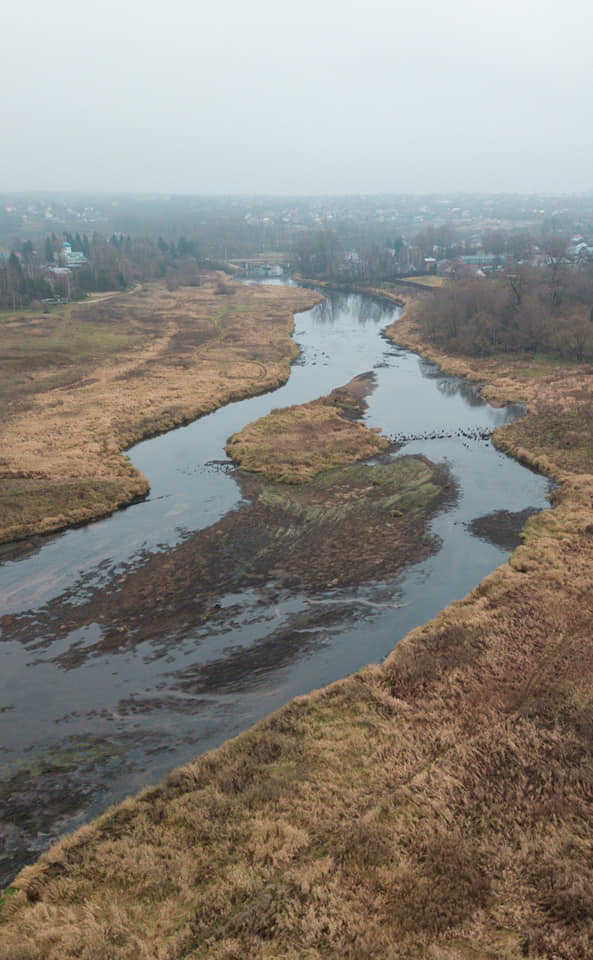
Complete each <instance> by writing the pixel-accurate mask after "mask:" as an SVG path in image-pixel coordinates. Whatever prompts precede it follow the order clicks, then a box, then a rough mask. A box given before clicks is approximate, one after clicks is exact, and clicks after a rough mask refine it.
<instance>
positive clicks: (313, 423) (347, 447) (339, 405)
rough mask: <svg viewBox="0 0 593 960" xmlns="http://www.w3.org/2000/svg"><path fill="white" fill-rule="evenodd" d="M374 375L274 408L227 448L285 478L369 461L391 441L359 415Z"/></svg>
mask: <svg viewBox="0 0 593 960" xmlns="http://www.w3.org/2000/svg"><path fill="white" fill-rule="evenodd" d="M372 389H373V376H372V374H361V375H360V376H358V377H355V378H354V379H353V380H352V381H351V382H350V383H348V384H346V386H344V387H340V388H338V389H336V390H333V391H332V393H331V394H329V396H327V397H320V398H319V399H318V400H312V401H311V402H310V403H302V404H299V405H298V406H293V407H285V408H284V409H282V410H272V412H271V413H269V414H268V415H267V416H266V417H262V418H261V419H260V420H256V421H255V422H254V423H250V424H247V426H245V427H244V428H243V429H242V430H241V431H240V432H239V433H235V434H234V435H233V436H232V437H231V439H230V440H229V442H228V444H227V446H226V452H227V454H228V456H229V457H231V458H232V459H233V460H234V461H235V463H237V464H238V465H239V466H240V467H241V468H242V469H243V470H249V471H251V472H253V473H258V474H261V475H262V476H264V477H266V478H267V479H269V480H278V481H281V482H283V483H304V482H306V481H307V480H310V479H311V478H312V477H313V476H315V474H316V473H318V472H319V471H320V470H329V469H331V468H332V467H342V466H344V465H345V464H347V463H355V462H356V461H357V460H366V459H368V458H369V457H372V456H374V455H375V454H377V453H381V452H382V451H384V450H386V449H387V447H388V446H389V441H388V440H387V439H386V438H385V437H380V436H379V435H378V434H377V433H376V432H375V431H374V430H369V428H368V427H366V426H365V425H364V424H362V423H356V420H357V418H358V417H359V416H361V414H362V413H363V411H364V409H365V407H366V403H365V400H364V397H365V394H367V393H369V392H370V391H371V390H372Z"/></svg>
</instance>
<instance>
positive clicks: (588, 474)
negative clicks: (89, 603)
mask: <svg viewBox="0 0 593 960" xmlns="http://www.w3.org/2000/svg"><path fill="white" fill-rule="evenodd" d="M403 329H404V328H403V327H399V326H398V329H397V339H398V340H400V341H401V339H402V335H403ZM407 329H408V334H407V335H406V336H408V335H409V337H410V339H412V338H413V337H414V332H413V329H412V327H411V326H410V327H409V328H407ZM415 345H416V346H421V344H420V343H419V341H417V340H416V341H415ZM456 362H457V361H456ZM533 369H534V368H533V367H531V368H530V370H529V371H528V372H527V373H523V374H522V373H521V372H520V370H518V369H514V370H513V371H512V372H511V373H510V374H509V373H508V371H505V369H504V367H503V366H502V365H501V366H500V367H498V368H496V367H494V366H493V367H492V368H491V371H492V377H493V381H492V384H493V385H492V386H491V388H490V389H491V391H492V392H494V390H495V385H497V386H496V391H497V392H496V394H495V395H496V396H499V397H500V398H501V399H502V398H503V396H506V395H507V394H505V390H508V391H509V392H510V393H515V392H516V393H517V395H520V396H522V397H525V398H527V397H528V396H533V399H532V403H533V404H534V405H536V406H537V403H538V402H539V399H540V394H539V392H538V391H535V392H534V393H533V395H532V394H530V392H529V391H530V390H531V389H532V385H533V381H534V377H533V376H532V375H531V374H532V373H533ZM472 372H473V373H474V374H475V375H477V376H479V375H483V373H484V367H483V366H482V365H480V367H479V369H478V367H477V366H476V367H473V368H472ZM550 375H551V376H553V379H552V380H550V382H549V383H546V384H544V386H543V387H542V390H543V393H544V395H545V397H546V411H547V414H546V415H547V416H549V415H551V414H550V408H549V404H548V401H549V400H551V398H552V397H554V396H555V397H556V401H557V408H558V410H559V411H560V415H564V413H565V412H566V410H568V411H572V412H574V409H577V407H578V403H582V404H583V405H585V404H586V402H587V401H586V400H585V399H584V397H583V396H582V395H581V394H580V392H578V391H577V392H576V394H575V391H574V390H572V387H573V386H574V384H575V383H577V382H579V383H580V378H586V376H587V373H586V371H585V370H584V369H581V370H580V371H578V370H577V369H576V368H570V369H566V370H565V371H564V374H563V373H562V368H560V367H559V368H554V373H553V375H552V374H550ZM546 376H547V375H546ZM536 379H538V380H541V379H542V377H540V376H538V377H537V378H536ZM543 379H544V380H545V378H543ZM579 389H580V388H579ZM571 391H572V392H571ZM574 404H577V407H574ZM526 422H527V423H528V422H529V421H526ZM546 424H547V425H546V427H545V432H544V427H543V426H542V429H541V430H540V432H539V433H537V444H536V448H537V449H536V450H535V452H532V451H531V448H530V445H529V441H530V436H529V432H528V431H526V432H525V434H524V435H523V436H522V437H521V441H522V442H523V443H524V446H523V448H522V450H523V452H522V455H523V456H524V458H525V459H532V458H533V459H538V458H539V456H540V453H539V450H540V446H541V443H542V437H544V436H545V439H546V443H547V446H546V448H545V449H546V464H547V466H548V468H549V469H550V470H551V471H553V472H554V474H555V475H556V476H558V477H562V479H563V482H562V486H561V487H560V488H559V489H558V491H557V492H556V494H555V501H554V508H553V509H552V510H549V511H545V512H544V513H542V514H540V515H538V516H537V517H534V518H532V519H530V520H529V522H528V525H527V529H526V537H525V542H524V544H523V545H522V546H521V547H519V548H518V549H517V550H516V551H515V553H514V554H513V556H512V558H511V560H510V562H509V563H506V564H504V565H503V566H501V567H499V568H498V569H497V570H496V571H494V572H493V573H492V574H490V576H488V577H487V578H486V579H485V580H484V581H483V582H482V583H481V584H480V585H479V586H478V587H477V588H476V589H475V590H473V591H472V593H470V594H469V595H468V596H467V597H466V598H464V599H463V600H462V601H460V602H456V603H453V604H451V605H450V606H449V607H448V608H447V609H446V610H444V611H443V612H442V613H441V614H439V616H438V617H436V618H435V619H434V620H433V621H431V622H430V623H428V624H426V625H425V626H423V627H420V628H418V629H417V630H415V631H413V632H412V633H411V634H410V635H409V636H408V637H407V638H406V639H405V640H403V641H402V642H400V643H399V644H398V645H397V646H396V647H395V649H394V651H393V653H392V654H391V655H390V656H389V658H388V659H387V661H386V662H385V663H384V664H383V665H382V666H375V667H369V668H367V669H366V670H363V671H361V672H360V673H359V674H357V675H356V676H354V677H351V678H349V679H347V680H344V681H340V682H338V683H335V684H333V685H332V686H331V687H328V688H326V689H325V690H322V691H319V692H316V693H313V694H311V695H309V696H307V697H302V698H298V699H297V700H295V701H293V702H292V703H291V704H289V705H288V706H287V707H285V708H284V709H283V710H281V711H278V712H277V713H275V714H274V715H273V716H271V717H270V718H268V719H267V720H266V721H264V722H263V723H260V724H259V725H258V726H257V727H255V728H254V729H252V730H250V731H248V732H247V733H245V734H243V735H242V736H241V737H238V738H237V739H235V740H233V741H230V742H229V743H227V744H225V745H224V746H223V747H221V748H220V749H219V750H217V751H214V752H211V753H209V754H206V755H205V756H203V757H201V758H198V759H197V760H196V761H195V762H193V763H191V764H189V765H188V766H186V767H184V768H181V769H180V770H177V771H175V772H174V773H172V774H171V775H170V776H169V777H168V778H167V779H166V780H165V782H164V783H163V784H162V785H161V786H159V787H157V788H155V789H152V790H148V791H145V792H144V793H143V794H141V795H140V796H139V797H138V798H136V799H135V800H129V801H126V802H125V803H124V804H122V805H121V806H120V807H118V808H115V809H114V810H112V811H110V812H108V813H107V814H105V815H104V816H103V817H102V818H100V819H99V820H97V821H95V822H94V823H92V824H90V825H89V826H87V827H84V828H83V829H82V830H81V831H79V832H78V833H77V834H75V835H74V836H73V837H70V838H67V839H66V840H64V841H62V842H61V843H60V844H58V845H57V846H56V847H54V848H53V849H52V850H50V851H49V852H48V853H47V854H46V855H45V856H44V857H43V858H42V859H41V860H40V861H39V862H38V863H37V864H35V865H34V866H32V867H27V868H26V869H25V870H23V871H22V873H21V874H20V875H19V877H17V878H16V880H15V882H14V892H12V893H11V895H9V896H8V897H6V898H5V901H4V905H3V907H2V912H1V914H0V942H1V943H2V946H1V947H0V958H1V960H11V958H12V960H16V958H20V960H23V958H39V960H41V958H43V960H58V958H59V960H70V958H81V960H93V958H96V960H99V958H101V960H109V958H122V960H127V958H146V960H148V958H162V960H165V958H167V960H174V958H175V960H180V958H182V957H183V958H186V960H206V958H208V960H223V958H224V960H238V958H241V960H243V958H246V957H249V958H250V960H251V958H257V960H279V958H283V960H297V958H299V960H301V958H308V960H322V958H323V960H326V958H333V957H335V958H338V957H339V958H346V960H367V958H372V960H375V958H376V960H379V958H381V960H418V958H423V960H468V958H469V960H517V958H520V957H528V958H531V960H552V958H559V960H589V958H590V957H591V955H592V946H591V945H592V944H593V881H592V879H591V876H592V875H591V867H592V863H593V859H592V858H593V853H592V851H593V819H592V817H591V805H592V803H593V751H592V748H591V743H592V741H593V680H592V677H593V646H592V644H591V636H592V633H593V631H592V627H593V592H592V590H591V583H592V582H593V521H592V504H593V459H591V460H590V461H589V462H587V460H586V453H585V451H584V449H583V447H584V437H583V436H581V435H580V434H579V435H578V437H576V438H575V442H574V444H573V445H572V446H569V447H568V448H567V447H565V446H564V445H563V443H562V442H561V440H562V435H561V433H556V434H553V433H552V435H551V436H548V433H549V432H550V431H549V422H548V421H547V422H546ZM513 430H516V426H512V427H510V428H505V431H506V433H505V432H504V431H503V432H502V434H501V437H502V438H505V442H507V440H506V438H509V437H510V439H509V440H508V445H509V446H510V447H513V449H515V447H514V444H515V443H517V442H518V441H517V440H516V438H515V435H514V434H513V432H512V431H513ZM575 447H578V472H577V471H576V470H575V471H573V470H572V465H573V461H572V460H571V457H572V456H574V449H575Z"/></svg>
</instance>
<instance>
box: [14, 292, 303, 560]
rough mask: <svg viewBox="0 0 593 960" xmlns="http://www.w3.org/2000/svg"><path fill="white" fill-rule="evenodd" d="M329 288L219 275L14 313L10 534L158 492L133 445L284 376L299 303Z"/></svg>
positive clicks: (59, 525) (86, 516)
mask: <svg viewBox="0 0 593 960" xmlns="http://www.w3.org/2000/svg"><path fill="white" fill-rule="evenodd" d="M319 299H320V298H319V295H318V294H316V293H314V292H312V291H306V290H300V289H297V288H294V287H269V286H268V287H265V286H245V285H243V284H239V283H232V282H230V281H229V280H225V281H224V282H223V283H222V282H221V281H220V278H219V277H218V276H216V275H208V276H205V277H204V278H203V282H202V283H201V285H200V286H199V287H183V288H179V289H177V290H175V291H169V290H167V289H166V287H165V285H164V284H159V283H154V284H147V285H145V286H144V287H142V288H141V289H136V290H134V291H132V292H131V293H130V294H125V295H121V296H117V297H114V298H112V299H109V301H108V302H106V301H105V300H102V301H99V302H97V303H92V304H91V303H89V304H80V305H77V304H68V305H65V306H64V307H63V308H60V309H57V310H53V311H52V312H51V313H47V314H43V313H41V312H34V311H26V312H19V313H16V314H14V315H10V314H3V315H2V319H1V328H2V335H3V358H2V359H3V369H4V371H5V373H3V382H2V389H1V391H0V413H1V419H2V438H1V439H2V456H1V459H0V543H7V542H10V541H13V540H18V539H22V538H24V537H29V536H31V535H33V534H38V533H49V532H55V531H57V530H61V529H65V528H66V527H70V526H74V525H76V524H79V523H83V522H89V521H90V520H94V519H97V518H99V517H102V516H105V515H107V514H109V513H111V512H112V511H113V510H115V509H117V508H118V507H121V506H124V505H126V504H128V503H131V502H133V501H134V500H136V499H138V498H141V497H144V496H146V494H147V493H148V482H147V480H146V478H145V477H144V476H142V474H141V473H140V472H139V471H138V470H136V469H135V468H134V467H133V466H132V465H131V464H130V462H129V461H128V459H127V457H126V456H125V455H124V454H123V451H124V450H126V449H127V448H128V447H130V446H131V445H133V444H134V443H136V442H138V441H139V440H141V439H144V438H146V437H149V436H154V435H156V434H158V433H162V432H165V431H167V430H170V429H172V428H173V427H175V426H179V425H181V424H183V423H188V422H189V421H191V420H194V419H196V418H197V417H200V416H202V415H204V414H206V413H210V412H212V411H213V410H215V409H216V408H217V407H219V406H221V405H223V404H225V403H229V402H230V401H232V400H235V399H238V398H242V397H245V396H250V395H253V394H256V393H262V392H264V391H266V390H272V389H275V388H276V387H278V386H279V385H280V384H282V383H284V382H285V381H286V380H287V379H288V376H289V373H290V363H291V361H292V360H293V359H294V357H295V354H296V348H295V346H294V343H293V341H292V340H291V336H290V335H291V332H292V330H293V316H294V314H295V312H297V311H300V310H305V309H308V308H309V307H311V306H313V305H314V304H315V303H317V302H318V300H319Z"/></svg>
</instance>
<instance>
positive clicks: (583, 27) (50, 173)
mask: <svg viewBox="0 0 593 960" xmlns="http://www.w3.org/2000/svg"><path fill="white" fill-rule="evenodd" d="M0 24H1V25H2V27H3V35H4V37H5V38H8V40H9V42H8V43H6V49H5V50H4V51H3V58H2V64H1V66H0V78H1V79H2V83H3V89H4V91H5V96H4V124H3V129H4V143H3V150H2V151H1V152H0V191H1V192H4V193H27V192H54V193H56V192H65V193H121V194H132V193H135V194H138V193H146V194H175V195H181V196H183V195H188V194H191V195H198V196H261V197H265V196H328V195H329V196H345V195H352V194H357V195H358V194H367V195H375V194H387V193H391V194H404V193H408V194H420V195H426V194H444V193H491V194H496V193H510V194H516V193H518V194H530V193H539V194H548V195H558V194H566V195H570V194H575V193H587V192H590V191H591V190H592V189H593V129H592V128H591V125H590V117H591V116H592V115H593V111H592V109H591V108H592V101H593V83H592V81H593V58H592V57H591V54H590V36H591V28H593V8H591V7H589V6H586V5H585V4H584V2H582V0H567V2H566V3H565V4H564V6H563V7H562V16H560V15H559V13H558V8H557V5H554V7H552V3H551V2H549V0H545V2H538V3H535V2H534V0H527V2H525V3H523V4H522V5H521V6H519V5H517V4H516V3H511V2H510V0H499V2H498V3H496V4H495V3H493V2H492V0H490V2H486V3H484V4H481V5H480V8H479V9H478V8H477V7H476V5H475V4H473V3H470V2H469V0H452V3H451V4H449V5H448V6H445V5H443V4H439V3H437V2H436V0H426V2H425V3H424V4H422V5H421V6H419V7H418V9H416V10H411V9H409V7H408V6H402V9H401V11H398V9H397V7H396V6H394V5H393V4H388V3H387V2H383V0H370V2H369V3H367V4H366V5H365V6H364V7H360V5H355V4H353V3H349V4H348V3H340V4H338V3H336V2H335V0H326V3H325V4H323V5H321V4H319V3H313V2H312V0H303V2H302V3H301V4H300V5H299V7H298V8H296V7H295V8H290V9H284V8H282V9H279V8H278V6H277V4H272V3H271V2H270V0H254V2H252V4H251V5H246V4H239V3H238V2H237V0H230V2H229V3H227V4H226V5H225V6H224V8H222V7H219V8H214V9H212V8H210V7H209V8H208V9H201V8H197V7H196V6H195V5H192V4H191V3H189V0H172V2H171V3H169V4H168V5H167V7H166V8H162V7H161V6H159V5H157V4H156V3H155V2H154V0H149V2H147V3H144V4H142V5H141V4H139V3H137V2H135V0H130V2H129V3H128V4H127V5H126V6H125V7H123V6H120V5H118V4H116V3H115V2H114V0H106V2H105V3H104V4H103V5H102V8H101V13H100V16H98V15H96V14H94V13H93V12H92V11H89V10H85V9H84V8H81V7H80V6H79V5H77V4H74V2H73V0H58V3H57V4H54V5H53V6H51V7H50V6H48V5H45V4H42V3H41V2H40V0H32V2H31V4H29V5H28V7H27V8H26V9H18V8H17V7H16V6H14V5H13V6H12V7H11V8H9V9H4V10H3V12H2V13H1V14H0Z"/></svg>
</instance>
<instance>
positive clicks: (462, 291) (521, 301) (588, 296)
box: [418, 262, 593, 361]
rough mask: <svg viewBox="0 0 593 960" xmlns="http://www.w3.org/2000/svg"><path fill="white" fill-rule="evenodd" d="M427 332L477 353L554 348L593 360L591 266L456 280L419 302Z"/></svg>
mask: <svg viewBox="0 0 593 960" xmlns="http://www.w3.org/2000/svg"><path fill="white" fill-rule="evenodd" d="M418 309H419V316H420V322H421V326H422V330H423V333H424V335H425V336H426V337H427V339H428V340H430V341H431V342H432V343H434V344H435V345H438V346H442V347H445V348H446V349H448V350H451V351H453V352H459V353H466V354H470V355H473V356H485V355H489V354H494V353H517V352H528V353H551V354H553V355H555V356H558V357H561V358H563V359H572V360H579V361H580V360H593V271H591V270H590V271H582V272H579V271H575V270H572V269H571V268H570V267H569V266H568V265H566V264H564V263H560V262H553V263H551V264H550V265H549V266H548V267H547V268H546V269H544V270H535V269H532V268H530V267H527V266H524V265H517V266H516V267H515V268H514V269H513V270H512V271H511V270H509V271H508V272H506V273H505V274H504V275H503V276H502V277H497V278H496V279H458V280H452V281H451V282H449V283H448V284H447V285H446V286H444V287H441V288H439V289H435V290H434V292H433V295H431V296H430V297H428V296H427V297H425V298H423V300H422V301H419V306H418Z"/></svg>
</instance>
